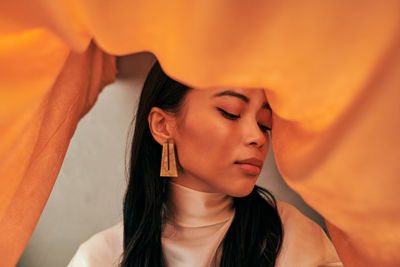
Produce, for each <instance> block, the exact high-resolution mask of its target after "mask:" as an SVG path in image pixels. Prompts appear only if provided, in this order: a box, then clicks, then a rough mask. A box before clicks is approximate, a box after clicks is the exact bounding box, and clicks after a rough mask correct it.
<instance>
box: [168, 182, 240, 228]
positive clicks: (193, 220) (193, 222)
mask: <svg viewBox="0 0 400 267" xmlns="http://www.w3.org/2000/svg"><path fill="white" fill-rule="evenodd" d="M167 207H168V213H167V218H168V220H169V221H173V223H174V224H176V225H179V226H182V227H200V226H206V225H212V224H217V223H221V222H225V221H227V220H229V219H231V218H232V216H233V214H234V208H233V198H232V197H231V196H228V195H226V194H223V193H210V192H202V191H198V190H195V189H192V188H188V187H186V186H183V185H181V184H178V183H175V182H170V186H169V196H168V201H167Z"/></svg>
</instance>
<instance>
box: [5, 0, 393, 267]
mask: <svg viewBox="0 0 400 267" xmlns="http://www.w3.org/2000/svg"><path fill="white" fill-rule="evenodd" d="M399 46H400V2H399V1H394V0H388V1H375V0H366V1H362V2H360V1H354V0H346V1H344V0H339V1H338V0H327V1H317V0H314V1H312V0H310V1H271V0H263V1H261V0H255V1H226V0H225V1H224V0H222V1H183V0H181V1H179V0H176V1H149V0H146V1H145V0H130V1H127V0H115V1H106V0H68V1H67V0H59V1H51V0H38V1H28V0H15V1H12V2H11V1H8V2H6V1H4V0H3V1H2V2H0V257H1V259H2V264H3V265H4V266H13V265H14V264H15V263H16V262H17V261H18V258H19V256H20V255H21V253H22V251H23V249H24V247H25V245H26V243H27V242H28V240H29V238H30V236H31V234H32V232H33V230H34V227H35V225H36V223H37V221H38V218H39V216H40V214H41V212H42V210H43V208H44V205H45V203H46V201H47V198H48V197H49V194H50V192H51V189H52V186H53V184H54V182H55V179H56V177H57V174H58V172H59V170H60V167H61V164H62V161H63V158H64V155H65V152H66V150H67V148H68V144H69V141H70V139H71V137H72V135H73V132H74V130H75V127H76V125H77V123H78V122H79V120H80V119H81V118H82V117H83V116H84V115H85V114H86V113H87V112H88V111H89V110H90V108H91V107H92V106H93V104H94V103H95V101H96V98H97V96H98V94H99V93H100V92H101V90H102V88H103V87H104V86H105V85H106V84H108V83H110V82H112V81H113V79H114V76H115V73H116V68H115V56H119V55H127V54H130V53H136V52H141V51H150V52H152V53H154V55H155V56H156V57H157V58H158V60H159V61H160V63H161V66H162V67H163V68H164V70H165V72H166V73H167V74H168V75H170V76H171V77H172V78H174V79H176V80H177V81H180V82H182V83H185V84H187V85H189V86H192V87H197V88H207V87H211V86H232V87H256V88H260V87H262V88H265V92H266V95H267V98H268V100H269V102H270V106H271V108H272V110H273V127H272V131H271V138H272V146H273V150H274V154H275V158H276V162H277V166H278V169H279V171H280V173H281V174H282V176H283V178H284V179H285V181H286V182H287V183H288V184H289V185H290V186H291V187H292V188H293V189H294V190H296V191H297V192H298V193H300V195H301V196H302V197H303V198H304V200H305V201H306V202H307V203H308V204H309V205H311V206H312V207H313V208H314V209H316V210H317V211H318V212H320V213H321V214H322V215H323V216H324V217H325V218H326V220H327V225H328V229H329V230H330V233H331V236H332V239H333V242H334V245H335V247H336V249H337V251H338V253H339V256H340V257H341V260H342V261H343V262H344V264H345V266H365V265H369V266H395V265H399V264H400V255H399V254H398V250H399V249H400V204H399V203H400V201H398V198H399V197H398V196H399V195H400V185H399V183H400V182H399V181H398V176H399V172H400V165H399V164H398V159H399V158H400V142H399V140H398V137H399V136H400V123H399V118H398V115H399V114H400V106H399V104H398V101H399V99H400V90H399V89H400V88H399V87H400V49H399V48H400V47H399Z"/></svg>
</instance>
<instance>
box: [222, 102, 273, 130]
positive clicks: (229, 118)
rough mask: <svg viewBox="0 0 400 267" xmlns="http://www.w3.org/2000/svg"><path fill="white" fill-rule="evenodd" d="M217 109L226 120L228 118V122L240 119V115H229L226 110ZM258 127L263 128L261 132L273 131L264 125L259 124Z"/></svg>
mask: <svg viewBox="0 0 400 267" xmlns="http://www.w3.org/2000/svg"><path fill="white" fill-rule="evenodd" d="M217 109H218V110H219V111H220V112H221V113H222V115H223V116H224V117H225V118H227V119H228V120H233V121H234V120H237V119H239V118H240V115H235V114H232V113H229V112H226V111H225V110H223V109H222V108H218V107H217ZM258 126H259V127H260V128H261V131H263V132H267V131H270V130H271V128H269V127H267V126H264V125H262V124H260V123H259V124H258Z"/></svg>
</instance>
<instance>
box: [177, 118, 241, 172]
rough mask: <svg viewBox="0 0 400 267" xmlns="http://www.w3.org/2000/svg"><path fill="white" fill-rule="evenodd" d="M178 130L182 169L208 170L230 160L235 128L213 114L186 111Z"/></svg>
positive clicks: (213, 169) (218, 167) (212, 169)
mask: <svg viewBox="0 0 400 267" xmlns="http://www.w3.org/2000/svg"><path fill="white" fill-rule="evenodd" d="M178 131H179V138H177V140H176V142H177V152H178V157H179V162H180V164H181V166H182V167H183V168H184V169H187V170H188V171H192V172H197V173H198V174H199V175H201V174H205V173H208V174H210V172H214V173H215V172H216V171H218V170H220V169H221V167H222V166H224V164H226V163H228V162H230V161H233V149H234V147H235V146H234V140H235V137H234V136H235V131H234V130H233V129H231V128H229V127H227V125H226V124H224V123H221V120H220V119H218V118H215V116H207V115H204V114H193V115H192V116H189V115H188V116H187V117H186V120H185V122H184V123H183V124H182V125H181V126H180V128H179V129H178Z"/></svg>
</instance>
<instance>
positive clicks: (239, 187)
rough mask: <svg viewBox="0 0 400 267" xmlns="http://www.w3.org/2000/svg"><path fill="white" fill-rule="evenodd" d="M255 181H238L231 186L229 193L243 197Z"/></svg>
mask: <svg viewBox="0 0 400 267" xmlns="http://www.w3.org/2000/svg"><path fill="white" fill-rule="evenodd" d="M254 185H255V183H249V182H247V183H238V184H236V185H235V188H231V190H230V193H229V195H230V196H232V197H245V196H247V195H249V194H250V193H251V192H252V191H253V189H254Z"/></svg>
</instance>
